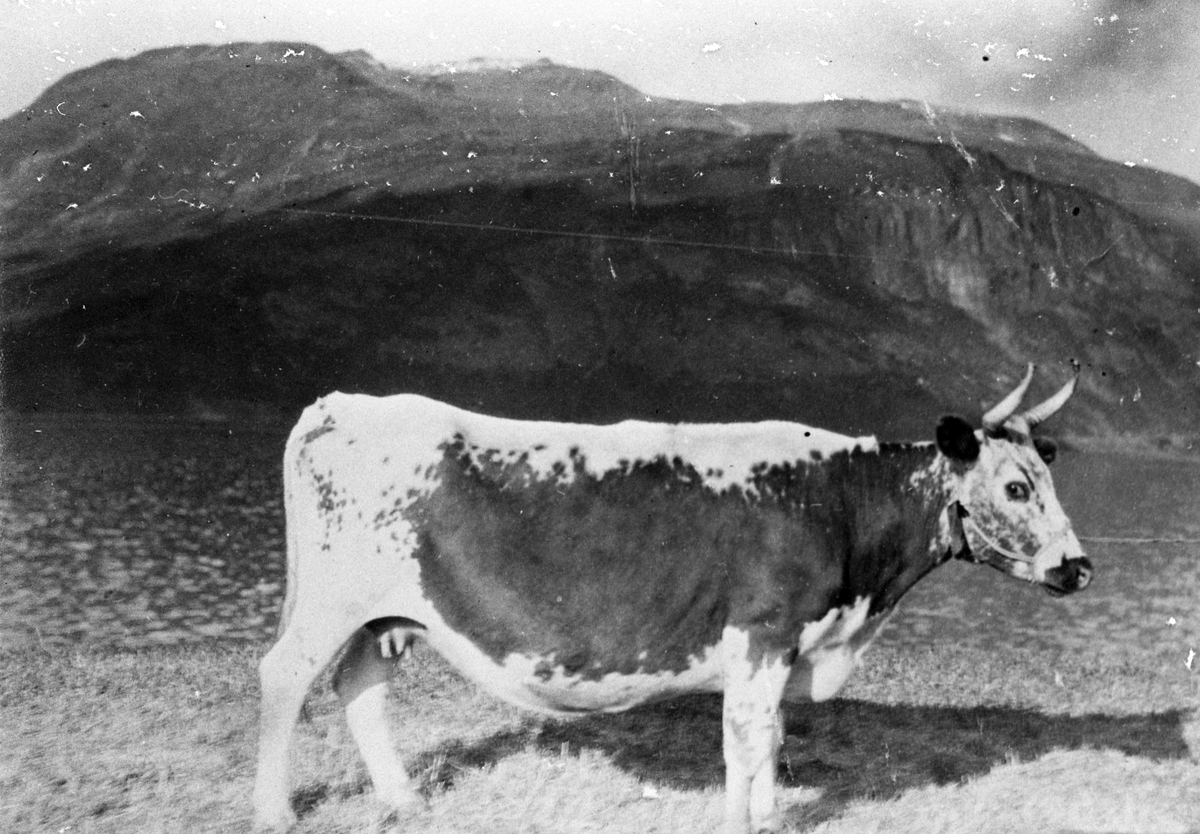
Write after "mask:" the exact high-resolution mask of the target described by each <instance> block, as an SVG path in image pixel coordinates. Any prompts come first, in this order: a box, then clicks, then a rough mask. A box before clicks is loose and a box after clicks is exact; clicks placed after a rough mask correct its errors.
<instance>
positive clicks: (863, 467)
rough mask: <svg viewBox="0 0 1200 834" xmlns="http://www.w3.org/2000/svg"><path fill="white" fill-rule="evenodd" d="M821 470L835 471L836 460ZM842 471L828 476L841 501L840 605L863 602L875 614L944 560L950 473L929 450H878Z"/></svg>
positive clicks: (893, 446) (901, 446) (899, 446)
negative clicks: (836, 484)
mask: <svg viewBox="0 0 1200 834" xmlns="http://www.w3.org/2000/svg"><path fill="white" fill-rule="evenodd" d="M825 465H826V466H831V467H834V468H835V469H837V468H839V462H838V461H837V460H836V459H831V460H830V461H828V462H826V464H825ZM843 465H844V466H845V470H844V471H842V472H837V471H835V472H833V473H831V474H832V475H834V476H835V481H836V482H840V484H841V499H842V501H843V502H844V504H843V507H844V513H843V516H842V517H843V518H844V519H845V521H844V522H843V523H844V524H845V525H846V530H845V539H846V541H845V543H846V546H847V554H846V555H847V561H846V574H845V583H844V587H843V592H842V593H843V596H844V600H843V601H844V602H846V603H849V602H852V601H853V600H855V599H857V598H859V597H860V596H865V597H870V598H871V601H872V602H871V611H872V613H878V612H881V611H885V610H888V609H890V608H891V607H893V606H894V605H895V604H896V603H897V602H898V601H899V599H900V598H901V597H902V596H903V595H904V594H905V593H906V592H907V591H908V590H909V589H910V588H912V586H913V585H915V584H916V583H917V581H918V580H920V579H921V577H923V576H925V575H926V574H927V573H929V571H931V570H933V569H934V568H935V567H937V566H938V565H940V564H942V563H943V562H945V561H946V560H947V558H949V555H950V551H951V535H950V526H949V521H948V515H947V511H948V508H949V506H950V503H951V501H952V500H953V497H952V496H953V472H952V470H951V465H950V463H949V461H947V460H946V458H945V457H944V456H942V455H940V454H938V451H937V449H936V447H935V446H934V445H933V444H930V443H921V444H911V443H884V444H881V445H880V447H879V449H878V451H875V452H864V453H861V454H857V455H850V456H848V458H847V459H846V460H845V461H844V464H843Z"/></svg>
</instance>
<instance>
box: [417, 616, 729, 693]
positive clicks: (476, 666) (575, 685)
mask: <svg viewBox="0 0 1200 834" xmlns="http://www.w3.org/2000/svg"><path fill="white" fill-rule="evenodd" d="M426 640H427V642H428V643H429V645H430V647H431V648H433V649H434V650H435V651H437V652H438V654H440V655H441V656H442V657H444V658H445V659H446V661H447V662H448V663H450V665H451V666H453V667H454V668H455V669H457V670H458V671H459V672H460V673H461V674H462V675H463V676H464V677H466V678H468V679H469V680H471V681H473V682H474V683H476V684H477V685H479V686H480V687H481V688H483V689H486V690H487V691H488V692H491V693H492V694H494V695H496V696H497V697H500V698H503V699H504V700H506V701H509V702H510V703H513V704H517V705H519V706H523V707H527V708H529V709H534V710H538V711H540V712H549V713H559V714H567V713H578V712H620V711H622V710H627V709H629V708H631V707H635V706H637V705H638V704H644V703H647V702H650V701H657V700H662V699H664V698H670V697H673V696H676V695H682V694H685V693H689V692H719V691H720V690H721V685H722V667H721V663H720V646H719V645H716V646H713V647H711V648H709V649H707V650H705V651H704V653H703V654H702V655H701V656H698V657H694V658H692V659H691V661H692V662H691V663H690V664H689V665H688V666H687V668H684V669H681V670H677V671H657V672H656V671H652V670H646V671H638V672H634V673H632V674H625V673H616V672H610V673H607V674H590V675H579V674H567V673H566V671H565V670H564V669H563V668H562V667H561V666H556V665H555V662H554V658H553V657H552V656H551V657H538V656H536V655H523V654H510V655H508V656H507V657H505V658H504V659H503V660H502V661H500V662H497V661H495V660H493V659H492V658H491V657H489V656H488V655H487V654H486V653H484V652H483V651H482V650H480V649H479V648H477V647H476V646H475V645H474V644H473V643H472V642H471V641H470V640H469V639H468V638H467V637H465V636H464V635H461V634H456V633H454V632H452V631H449V630H438V629H431V630H429V631H428V632H427V633H426Z"/></svg>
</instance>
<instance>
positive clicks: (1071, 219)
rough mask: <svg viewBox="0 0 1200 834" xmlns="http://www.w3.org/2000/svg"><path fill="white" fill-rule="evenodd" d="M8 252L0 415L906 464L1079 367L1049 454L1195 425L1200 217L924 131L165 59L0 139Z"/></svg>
mask: <svg viewBox="0 0 1200 834" xmlns="http://www.w3.org/2000/svg"><path fill="white" fill-rule="evenodd" d="M0 228H2V229H3V235H2V237H0V316H2V318H0V326H2V328H3V330H2V332H0V350H2V351H3V357H4V363H5V364H4V370H5V373H4V390H3V404H4V406H5V407H6V408H10V409H24V410H28V409H40V410H62V409H85V410H106V411H127V410H154V411H168V412H184V413H187V412H193V413H205V414H212V413H226V414H238V413H246V412H250V413H257V414H280V415H290V414H293V413H294V411H295V410H296V409H297V408H299V407H300V406H302V405H303V404H305V403H307V402H308V401H311V400H312V399H314V398H315V397H316V396H319V395H320V394H322V393H324V392H326V391H328V390H330V389H333V388H340V389H342V390H359V391H369V392H374V393H386V392H394V391H400V390H416V391H422V392H426V393H429V394H432V395H434V396H439V397H442V398H444V399H447V400H450V401H453V402H456V403H459V404H461V405H464V406H467V407H472V408H479V409H484V410H488V411H492V412H495V413H503V414H513V415H521V416H528V417H547V418H555V419H588V420H613V419H619V418H621V417H627V416H637V417H645V418H650V419H671V420H677V419H686V420H707V419H718V420H724V419H758V418H766V417H782V418H787V419H795V420H800V421H804V422H811V423H815V424H819V425H823V426H827V427H830V428H835V429H840V430H843V431H864V432H876V433H879V434H880V435H881V436H908V435H915V436H925V435H928V433H929V429H930V423H931V421H932V420H933V419H935V418H936V415H937V414H938V413H940V412H942V411H947V410H950V411H956V412H959V413H965V414H972V413H975V412H977V411H978V409H979V407H980V404H981V403H982V402H985V401H993V400H995V399H996V398H997V397H998V396H1001V395H1002V394H1003V393H1005V392H1006V390H1007V389H1008V388H1009V387H1011V385H1012V384H1014V382H1015V380H1016V379H1017V378H1018V377H1019V375H1020V373H1021V372H1022V371H1023V369H1024V365H1025V363H1026V362H1028V361H1034V362H1037V363H1039V364H1041V365H1043V366H1044V369H1043V373H1042V374H1041V375H1040V376H1039V380H1038V383H1037V387H1036V389H1035V391H1034V393H1033V396H1037V395H1038V394H1043V393H1046V392H1048V391H1050V390H1052V388H1053V387H1054V386H1056V385H1058V384H1061V382H1062V381H1063V379H1065V377H1066V374H1067V373H1068V367H1069V365H1068V363H1069V361H1070V360H1072V359H1075V360H1078V361H1080V362H1081V363H1082V364H1083V367H1084V376H1083V379H1082V383H1081V386H1080V392H1079V394H1078V395H1077V397H1076V399H1075V400H1074V401H1073V403H1072V406H1071V407H1070V408H1069V409H1067V410H1066V411H1065V412H1064V413H1063V415H1062V417H1061V418H1058V419H1059V421H1060V422H1059V425H1058V427H1059V428H1060V430H1061V431H1064V432H1066V433H1067V434H1070V435H1074V436H1077V437H1092V438H1105V439H1120V438H1124V439H1127V440H1128V439H1138V440H1143V441H1153V442H1156V443H1159V444H1161V445H1174V446H1180V447H1187V446H1188V445H1189V444H1190V443H1191V442H1192V439H1193V438H1194V437H1195V434H1196V430H1197V429H1196V427H1197V425H1198V417H1197V415H1198V413H1200V411H1198V409H1200V365H1198V361H1200V326H1198V325H1200V288H1198V285H1197V280H1198V278H1200V187H1198V186H1197V185H1195V184H1193V183H1190V182H1188V181H1186V180H1183V179H1180V178H1177V177H1172V176H1170V175H1167V174H1164V173H1162V172H1158V171H1154V170H1152V169H1147V168H1142V167H1129V166H1127V165H1123V164H1120V163H1116V162H1112V161H1109V160H1105V159H1102V158H1101V157H1099V156H1097V155H1095V154H1094V153H1092V152H1091V151H1089V150H1088V149H1087V148H1086V147H1084V146H1083V145H1081V144H1079V143H1078V142H1075V141H1074V140H1072V139H1070V138H1069V137H1066V136H1064V135H1062V134H1060V133H1058V132H1056V131H1054V130H1052V129H1050V128H1048V127H1046V126H1044V125H1041V124H1039V123H1036V122H1032V121H1029V120H1024V119H1015V118H1007V117H1001V116H990V115H983V114H974V113H966V112H952V111H945V110H941V109H935V108H933V107H930V106H929V105H926V104H922V103H914V102H887V103H878V102H868V101H832V102H822V103H812V104H802V105H783V104H768V103H757V104H746V105H737V106H720V107H718V106H710V105H705V104H701V103H693V102H680V101H669V100H659V99H654V98H653V97H649V96H645V95H643V94H642V93H640V92H638V91H637V90H635V89H633V88H631V87H629V86H627V85H625V84H623V83H621V82H620V81H618V80H617V79H614V78H612V77H610V76H607V75H604V74H603V73H598V72H594V71H588V70H582V69H576V68H571V67H564V66H559V65H556V64H553V63H550V62H547V61H540V62H537V63H533V64H526V65H520V64H496V63H488V62H483V61H479V62H468V63H466V64H463V65H457V66H446V67H440V68H437V69H436V70H428V71H425V72H410V71H401V70H395V69H389V68H388V67H385V66H383V65H381V64H379V63H378V62H376V61H374V60H373V59H372V58H371V57H370V56H369V55H367V54H365V53H362V52H353V53H345V54H340V55H333V54H329V53H326V52H324V51H322V50H320V49H318V48H316V47H314V46H311V45H297V44H232V45H227V46H192V47H179V48H171V49H162V50H156V51H153V52H147V53H144V54H141V55H138V56H135V57H133V58H130V59H127V60H114V61H108V62H105V63H103V64H100V65H98V66H95V67H92V68H89V69H85V70H82V71H79V72H76V73H74V74H72V75H70V76H67V77H66V78H64V79H62V80H61V81H60V82H58V83H57V84H55V85H53V86H52V87H51V88H49V89H48V90H46V92H45V93H44V94H43V95H42V96H40V97H39V98H38V100H37V101H35V102H34V103H33V104H32V105H31V106H30V107H29V108H27V109H25V110H23V111H21V112H20V113H17V114H16V115H14V116H12V117H11V118H9V119H7V120H5V121H3V122H0Z"/></svg>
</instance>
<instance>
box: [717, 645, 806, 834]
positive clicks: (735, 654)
mask: <svg viewBox="0 0 1200 834" xmlns="http://www.w3.org/2000/svg"><path fill="white" fill-rule="evenodd" d="M756 642H757V641H755V639H754V637H753V634H752V633H751V632H748V631H744V630H740V629H736V628H732V627H731V628H727V629H726V630H725V640H724V646H725V703H724V708H723V710H722V731H723V747H724V753H725V832H726V834H745V832H747V831H752V832H758V831H775V830H777V829H778V828H779V816H778V814H777V812H776V808H775V768H776V761H777V759H778V756H779V745H780V742H781V739H782V731H781V725H780V719H779V702H780V699H781V698H782V697H783V691H784V689H785V688H786V687H787V681H788V676H789V675H790V673H791V663H790V654H789V653H788V652H787V651H783V650H770V649H766V648H764V647H763V646H760V645H756Z"/></svg>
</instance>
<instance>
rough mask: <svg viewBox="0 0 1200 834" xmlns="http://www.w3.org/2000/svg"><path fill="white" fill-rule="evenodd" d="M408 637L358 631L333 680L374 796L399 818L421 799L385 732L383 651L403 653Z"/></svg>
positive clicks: (388, 660) (401, 632)
mask: <svg viewBox="0 0 1200 834" xmlns="http://www.w3.org/2000/svg"><path fill="white" fill-rule="evenodd" d="M409 622H411V621H409ZM413 625H416V624H415V623H414V624H413ZM411 633H412V632H410V631H407V630H405V629H404V628H403V627H401V626H397V627H395V628H375V629H372V628H362V629H359V630H358V632H356V633H355V635H354V637H353V638H352V639H351V640H350V644H349V646H347V648H346V653H345V654H344V655H343V656H342V660H341V662H340V663H339V664H338V667H337V672H336V673H335V675H334V679H333V687H334V690H335V691H336V692H337V694H338V697H339V698H341V700H342V704H343V705H344V707H345V709H346V723H347V724H348V725H349V726H350V735H351V736H353V738H354V741H355V743H356V744H357V745H358V751H359V753H360V754H361V755H362V757H363V761H364V762H366V765H367V772H368V773H369V774H370V775H371V783H372V784H373V785H374V786H375V795H376V797H377V798H378V799H379V800H380V801H381V802H383V803H384V804H385V805H388V806H389V807H391V808H393V809H395V810H396V811H399V812H404V811H407V810H411V809H413V808H414V807H415V806H418V805H420V804H421V799H420V796H419V795H418V794H417V792H416V790H415V789H414V788H413V786H412V784H411V781H410V780H409V778H408V773H407V772H406V771H405V769H404V763H403V762H402V761H401V760H400V757H399V755H398V754H397V753H396V748H395V745H394V743H393V741H392V734H391V731H390V729H389V727H388V722H387V715H386V708H385V702H386V699H387V683H388V678H389V676H390V673H391V670H392V665H393V663H394V662H395V659H394V658H393V657H385V656H384V655H385V652H384V649H387V648H388V647H394V648H398V649H399V650H400V651H401V652H402V651H403V649H404V648H406V647H407V645H408V643H409V642H410V640H411Z"/></svg>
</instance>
